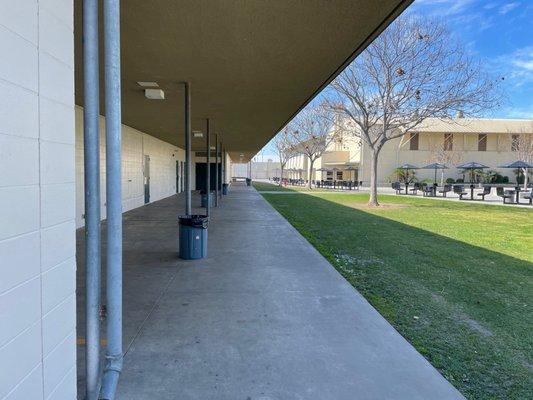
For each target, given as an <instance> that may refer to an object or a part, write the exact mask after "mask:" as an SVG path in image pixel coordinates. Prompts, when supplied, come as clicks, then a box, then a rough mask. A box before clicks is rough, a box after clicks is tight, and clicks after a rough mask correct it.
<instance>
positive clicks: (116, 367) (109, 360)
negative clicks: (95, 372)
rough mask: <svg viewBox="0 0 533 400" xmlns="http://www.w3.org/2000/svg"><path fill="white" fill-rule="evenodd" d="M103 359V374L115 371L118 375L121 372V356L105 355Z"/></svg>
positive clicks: (122, 358)
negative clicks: (104, 360) (104, 362)
mask: <svg viewBox="0 0 533 400" xmlns="http://www.w3.org/2000/svg"><path fill="white" fill-rule="evenodd" d="M105 359H106V365H105V372H108V371H115V372H119V373H120V372H121V371H122V365H123V360H124V357H123V356H122V354H106V356H105Z"/></svg>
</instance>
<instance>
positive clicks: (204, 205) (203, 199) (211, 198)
mask: <svg viewBox="0 0 533 400" xmlns="http://www.w3.org/2000/svg"><path fill="white" fill-rule="evenodd" d="M201 196H202V197H201V199H202V200H201V202H202V204H201V206H202V207H204V208H205V207H206V206H207V197H208V196H207V193H205V192H202V193H201ZM214 200H215V192H211V196H209V207H213V204H214Z"/></svg>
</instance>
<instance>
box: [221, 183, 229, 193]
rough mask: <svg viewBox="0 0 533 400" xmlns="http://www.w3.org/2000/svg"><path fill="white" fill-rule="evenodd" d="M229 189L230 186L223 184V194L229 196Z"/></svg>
mask: <svg viewBox="0 0 533 400" xmlns="http://www.w3.org/2000/svg"><path fill="white" fill-rule="evenodd" d="M228 187H229V185H228V184H227V183H223V184H222V194H223V195H227V194H228Z"/></svg>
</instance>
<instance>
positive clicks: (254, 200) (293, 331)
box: [118, 184, 463, 400]
mask: <svg viewBox="0 0 533 400" xmlns="http://www.w3.org/2000/svg"><path fill="white" fill-rule="evenodd" d="M198 202H199V200H198V199H195V203H198ZM181 210H182V206H181V199H180V198H179V197H178V196H174V197H172V198H169V199H165V200H162V201H160V202H157V203H154V204H151V205H149V206H146V207H142V208H140V209H137V210H133V211H131V212H129V213H127V214H126V217H125V221H124V228H125V229H124V232H125V252H126V254H125V266H124V274H125V275H124V281H125V289H124V290H125V292H124V325H125V335H124V336H125V348H126V349H127V353H126V356H125V360H124V370H123V375H122V378H121V381H120V384H119V393H118V399H120V400H126V399H127V400H140V399H143V400H144V399H151V400H156V399H191V400H192V399H202V400H207V399H213V400H214V399H217V400H226V399H227V400H236V399H242V400H256V399H262V400H266V399H279V400H292V399H316V400H329V399H331V400H343V399H347V400H348V399H350V400H353V399H358V400H365V399H368V400H370V399H372V400H379V399H394V400H401V399H406V400H416V399H424V400H427V399H432V400H438V399H461V398H463V397H462V396H461V395H460V394H459V393H458V392H457V390H455V388H453V387H452V386H451V385H450V384H449V383H448V382H447V381H446V380H445V379H444V378H443V377H442V376H441V375H440V374H439V373H438V372H437V371H436V370H435V369H434V368H433V367H432V366H431V365H430V364H429V363H428V362H427V361H426V360H425V359H424V358H423V357H422V356H421V355H420V354H419V353H417V352H416V351H415V350H414V348H413V347H412V346H411V345H410V344H409V343H407V342H406V341H405V340H404V339H403V338H402V337H401V336H400V335H399V334H398V333H397V332H396V331H395V330H394V329H393V328H392V327H391V326H390V325H389V324H388V323H387V322H386V321H385V320H384V319H383V318H382V317H381V316H380V314H378V313H377V312H376V311H375V310H374V309H373V308H372V307H371V306H370V305H369V303H367V302H366V300H365V299H364V298H363V297H362V296H361V295H360V294H359V293H358V292H357V291H355V290H354V289H353V287H352V286H351V285H349V284H348V283H347V282H346V281H345V280H344V278H342V277H341V276H340V275H339V274H338V273H337V272H336V271H335V269H334V268H333V267H332V266H331V265H330V264H329V263H328V262H327V261H326V260H325V259H324V258H323V257H322V256H321V255H320V254H319V253H318V252H317V251H316V250H315V249H314V248H313V247H312V246H311V245H310V244H309V243H308V242H307V241H306V240H305V239H304V238H303V237H302V236H301V235H300V234H299V233H298V232H297V231H296V230H295V229H294V228H293V227H292V226H291V225H290V224H289V223H288V222H287V221H286V220H285V219H284V218H283V217H281V216H280V215H279V214H278V213H277V212H276V211H275V210H274V209H273V208H272V207H271V206H270V205H269V204H268V203H267V202H266V201H265V200H264V199H263V198H262V197H261V196H260V195H259V194H258V193H257V192H256V191H255V190H254V189H253V188H250V187H245V186H242V185H238V184H236V185H233V186H232V187H231V189H230V194H229V195H228V196H225V198H224V199H223V200H222V203H221V206H220V207H219V208H218V209H214V210H213V214H212V221H211V226H210V228H209V257H208V258H207V259H205V260H201V261H189V262H184V261H180V260H178V259H177V224H176V221H175V220H176V215H177V214H178V213H179V212H181Z"/></svg>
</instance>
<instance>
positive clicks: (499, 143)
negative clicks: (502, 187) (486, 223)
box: [285, 118, 533, 185]
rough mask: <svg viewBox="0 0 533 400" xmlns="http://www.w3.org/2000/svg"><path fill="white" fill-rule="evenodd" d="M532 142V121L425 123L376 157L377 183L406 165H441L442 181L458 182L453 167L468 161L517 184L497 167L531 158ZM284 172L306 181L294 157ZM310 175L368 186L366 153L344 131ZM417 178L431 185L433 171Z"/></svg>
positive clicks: (302, 163)
mask: <svg viewBox="0 0 533 400" xmlns="http://www.w3.org/2000/svg"><path fill="white" fill-rule="evenodd" d="M532 140H533V120H512V119H466V118H455V119H453V120H449V121H442V120H439V119H428V120H427V121H426V122H425V123H424V124H423V125H421V126H419V127H418V128H417V129H416V130H415V131H413V132H408V133H407V134H406V135H404V136H403V137H401V138H398V139H394V140H391V141H389V142H387V143H386V144H385V146H384V147H383V149H382V151H381V153H380V156H379V166H378V183H379V184H382V185H385V184H388V183H390V182H391V181H393V180H396V177H395V174H394V171H395V169H396V168H397V167H398V166H400V165H402V164H405V163H409V164H413V165H416V166H418V167H423V166H425V165H427V164H431V163H435V162H439V163H442V164H445V165H447V166H448V167H449V169H447V170H445V171H444V178H453V179H458V178H462V177H463V174H462V171H461V170H459V169H457V168H455V166H456V165H458V164H461V163H464V162H470V161H476V162H479V163H481V164H484V165H486V166H488V167H490V168H489V169H490V170H495V171H497V172H498V173H500V174H501V175H503V176H508V177H509V180H510V181H511V182H512V181H514V180H515V175H514V172H513V170H510V169H503V168H498V166H500V165H502V164H505V163H508V162H511V161H516V160H518V159H524V158H527V157H528V156H529V157H532V155H531V154H530V152H531V148H532V147H533V146H532V145H531V141H532ZM525 147H528V148H529V152H526V150H525ZM525 153H529V155H528V154H525ZM526 161H527V160H526ZM530 162H531V160H530ZM349 167H351V168H349ZM287 168H288V171H287V173H286V174H285V176H286V177H288V178H298V177H300V176H301V178H302V179H308V175H309V172H308V160H307V158H306V157H305V156H303V155H298V156H295V157H293V158H292V159H291V160H289V162H288V163H287ZM313 169H314V171H313V173H312V177H311V179H318V180H353V181H363V183H366V184H368V182H369V181H370V149H369V148H368V146H367V145H366V144H364V143H362V141H361V140H360V139H359V138H356V137H355V136H354V135H353V134H351V133H350V132H349V130H347V131H346V132H345V133H343V134H342V135H341V137H340V138H339V139H338V140H337V141H335V142H333V143H332V144H331V145H330V146H329V148H328V150H327V151H326V152H325V153H324V154H323V156H322V157H321V158H319V159H318V160H317V161H316V162H315V165H314V166H313ZM416 176H417V178H418V179H419V180H422V179H433V177H434V171H433V170H425V169H419V170H417V171H416Z"/></svg>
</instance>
